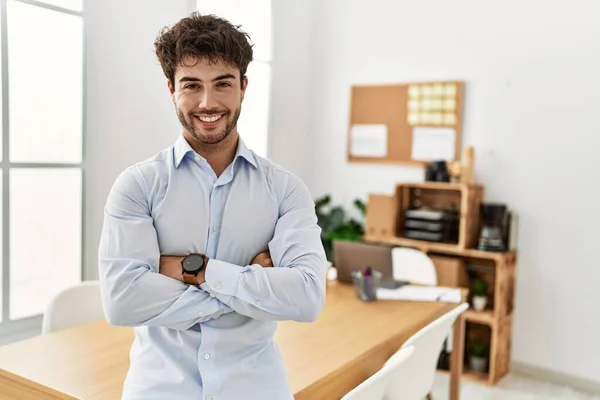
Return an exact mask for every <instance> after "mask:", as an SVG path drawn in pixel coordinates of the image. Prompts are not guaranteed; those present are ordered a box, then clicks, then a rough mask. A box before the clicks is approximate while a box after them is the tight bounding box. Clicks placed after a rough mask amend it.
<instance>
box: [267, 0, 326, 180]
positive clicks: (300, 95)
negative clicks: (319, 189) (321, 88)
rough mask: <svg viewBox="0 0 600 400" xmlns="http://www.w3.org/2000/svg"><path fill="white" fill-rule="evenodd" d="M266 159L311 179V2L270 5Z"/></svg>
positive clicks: (286, 2) (278, 2)
mask: <svg viewBox="0 0 600 400" xmlns="http://www.w3.org/2000/svg"><path fill="white" fill-rule="evenodd" d="M272 7H273V13H272V15H273V63H272V65H273V75H272V81H271V123H270V138H269V158H270V159H272V160H273V161H274V162H276V163H278V164H281V165H282V166H283V167H285V168H287V169H289V170H290V171H292V172H294V173H295V174H297V175H298V176H299V177H300V178H301V179H302V180H303V181H304V182H305V183H307V184H308V183H309V180H310V179H311V176H310V174H311V167H310V154H309V153H308V149H309V148H310V144H309V131H310V126H311V116H310V111H311V103H310V97H309V96H310V93H311V80H310V77H311V73H310V71H311V68H312V65H313V60H312V59H311V54H312V48H311V46H312V28H313V20H314V15H315V14H314V0H303V1H273V2H272Z"/></svg>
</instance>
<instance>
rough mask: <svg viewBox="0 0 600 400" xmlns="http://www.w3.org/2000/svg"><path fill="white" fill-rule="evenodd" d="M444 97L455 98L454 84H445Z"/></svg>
mask: <svg viewBox="0 0 600 400" xmlns="http://www.w3.org/2000/svg"><path fill="white" fill-rule="evenodd" d="M445 95H446V97H455V96H456V85H455V84H454V83H448V84H446V90H445Z"/></svg>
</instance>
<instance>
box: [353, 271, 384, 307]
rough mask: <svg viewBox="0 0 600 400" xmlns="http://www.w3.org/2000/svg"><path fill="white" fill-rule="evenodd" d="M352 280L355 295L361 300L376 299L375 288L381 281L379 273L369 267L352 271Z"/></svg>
mask: <svg viewBox="0 0 600 400" xmlns="http://www.w3.org/2000/svg"><path fill="white" fill-rule="evenodd" d="M352 281H353V283H354V290H355V292H356V297H358V298H359V299H360V300H362V301H373V300H377V289H378V288H379V284H380V281H381V273H380V272H378V271H374V270H373V269H372V268H371V267H367V268H365V270H364V271H362V272H361V271H352Z"/></svg>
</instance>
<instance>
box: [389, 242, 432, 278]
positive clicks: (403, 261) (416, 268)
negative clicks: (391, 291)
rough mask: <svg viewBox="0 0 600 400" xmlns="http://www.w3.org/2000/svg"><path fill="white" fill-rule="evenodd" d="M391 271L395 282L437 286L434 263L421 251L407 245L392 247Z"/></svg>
mask: <svg viewBox="0 0 600 400" xmlns="http://www.w3.org/2000/svg"><path fill="white" fill-rule="evenodd" d="M392 271H393V276H394V280H395V281H396V282H409V283H411V284H417V285H426V286H437V272H436V271H435V264H434V263H433V260H432V259H431V258H429V256H428V255H427V254H425V253H423V252H422V251H419V250H415V249H411V248H408V247H394V248H393V249H392Z"/></svg>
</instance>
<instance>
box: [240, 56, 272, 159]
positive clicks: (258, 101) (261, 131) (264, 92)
mask: <svg viewBox="0 0 600 400" xmlns="http://www.w3.org/2000/svg"><path fill="white" fill-rule="evenodd" d="M270 93H271V66H270V65H269V64H265V63H257V62H253V63H250V66H249V67H248V88H247V89H246V95H245V96H244V101H243V102H242V113H241V115H240V119H239V121H238V131H239V133H240V136H241V137H242V139H243V140H244V143H246V145H247V146H248V147H249V148H250V149H251V150H253V151H254V152H255V153H256V154H258V155H259V156H261V157H267V141H268V134H269V98H270Z"/></svg>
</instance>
